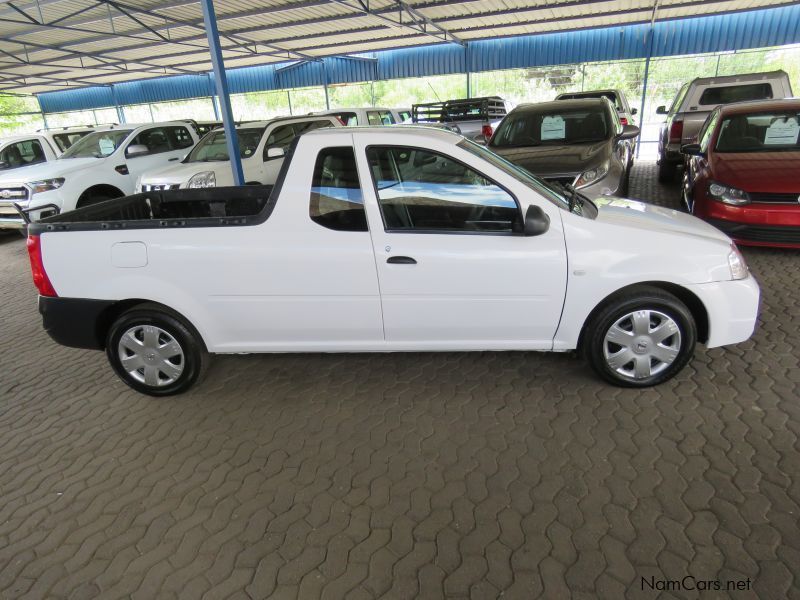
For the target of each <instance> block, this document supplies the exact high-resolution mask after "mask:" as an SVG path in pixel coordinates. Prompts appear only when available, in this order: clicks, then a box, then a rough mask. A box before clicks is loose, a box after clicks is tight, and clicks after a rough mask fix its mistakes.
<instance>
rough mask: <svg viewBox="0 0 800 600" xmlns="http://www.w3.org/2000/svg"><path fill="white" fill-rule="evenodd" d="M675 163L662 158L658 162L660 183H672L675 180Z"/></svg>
mask: <svg viewBox="0 0 800 600" xmlns="http://www.w3.org/2000/svg"><path fill="white" fill-rule="evenodd" d="M677 170H678V169H677V167H676V165H674V164H673V163H671V162H669V161H668V160H667V159H666V158H662V159H661V161H660V162H659V163H658V181H659V182H660V183H672V182H673V181H674V180H675V172H676V171H677Z"/></svg>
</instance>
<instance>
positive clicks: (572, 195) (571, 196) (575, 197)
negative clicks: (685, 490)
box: [561, 183, 585, 212]
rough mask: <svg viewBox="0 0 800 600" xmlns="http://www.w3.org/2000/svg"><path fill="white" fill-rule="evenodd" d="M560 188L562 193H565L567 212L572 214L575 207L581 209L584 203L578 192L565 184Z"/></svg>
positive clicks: (568, 184)
mask: <svg viewBox="0 0 800 600" xmlns="http://www.w3.org/2000/svg"><path fill="white" fill-rule="evenodd" d="M561 187H563V188H564V191H565V192H566V196H567V200H568V202H569V212H574V211H575V207H576V206H577V207H579V208H580V209H583V204H584V202H585V200H584V199H583V195H582V194H580V193H578V191H577V190H576V189H575V188H574V187H572V184H571V183H565V184H564V185H562V186H561Z"/></svg>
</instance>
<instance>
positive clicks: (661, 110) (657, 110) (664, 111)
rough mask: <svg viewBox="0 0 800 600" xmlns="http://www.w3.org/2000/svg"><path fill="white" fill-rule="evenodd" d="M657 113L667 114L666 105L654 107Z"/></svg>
mask: <svg viewBox="0 0 800 600" xmlns="http://www.w3.org/2000/svg"><path fill="white" fill-rule="evenodd" d="M656 114H657V115H666V114H667V107H666V106H664V105H663V104H662V105H661V106H659V107H658V108H657V109H656Z"/></svg>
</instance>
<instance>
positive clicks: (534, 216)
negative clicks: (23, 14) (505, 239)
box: [523, 204, 550, 237]
mask: <svg viewBox="0 0 800 600" xmlns="http://www.w3.org/2000/svg"><path fill="white" fill-rule="evenodd" d="M548 229H550V217H548V216H547V213H546V212H544V211H543V210H542V207H541V206H537V205H536V204H531V205H530V206H529V207H528V210H527V211H526V212H525V229H524V230H523V235H524V236H525V237H532V236H534V235H542V234H543V233H545V232H546V231H547V230H548Z"/></svg>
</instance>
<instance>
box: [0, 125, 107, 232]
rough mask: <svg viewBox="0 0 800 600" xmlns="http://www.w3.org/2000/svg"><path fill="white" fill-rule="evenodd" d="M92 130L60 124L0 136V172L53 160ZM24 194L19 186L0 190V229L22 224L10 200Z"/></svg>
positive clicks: (24, 191)
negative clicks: (29, 131) (19, 133)
mask: <svg viewBox="0 0 800 600" xmlns="http://www.w3.org/2000/svg"><path fill="white" fill-rule="evenodd" d="M93 131H97V129H96V128H93V127H88V126H87V127H63V128H60V129H52V130H39V131H37V132H36V133H29V134H25V135H14V136H10V137H6V138H3V139H0V175H8V174H9V173H11V172H12V171H16V170H17V169H21V168H23V167H28V166H30V165H38V164H41V163H44V162H48V161H53V160H55V159H57V158H58V157H59V156H61V154H62V153H63V152H64V151H65V150H66V149H67V148H69V147H70V146H71V145H72V144H74V143H75V142H76V141H78V140H79V139H81V138H82V137H83V136H85V135H88V134H90V133H92V132H93ZM26 197H27V191H26V190H24V189H22V188H19V189H0V229H3V228H9V227H10V228H17V227H22V219H20V216H19V213H18V212H17V209H16V208H14V203H15V202H18V201H20V200H24V199H25V198H26Z"/></svg>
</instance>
